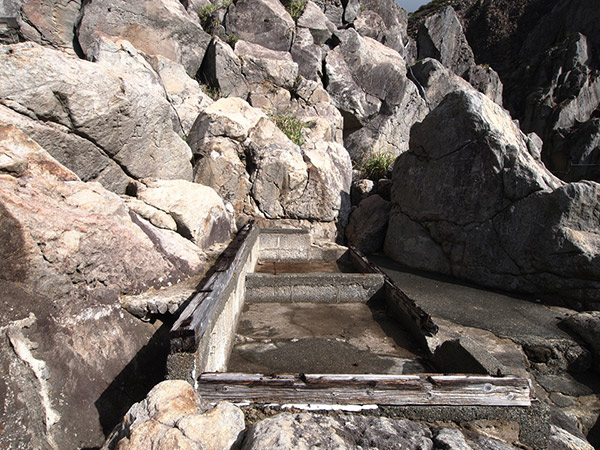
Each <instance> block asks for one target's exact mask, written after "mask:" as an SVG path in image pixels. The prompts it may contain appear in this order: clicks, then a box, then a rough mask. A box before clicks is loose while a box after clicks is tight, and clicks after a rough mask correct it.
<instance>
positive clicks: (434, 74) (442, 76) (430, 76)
mask: <svg viewBox="0 0 600 450" xmlns="http://www.w3.org/2000/svg"><path fill="white" fill-rule="evenodd" d="M408 76H409V78H410V79H411V80H413V81H414V82H415V83H416V85H417V87H418V88H419V93H420V94H421V96H422V97H423V99H424V100H425V101H426V103H427V106H428V107H429V108H430V110H431V109H433V108H435V107H436V106H437V105H439V104H440V102H441V101H442V100H443V99H444V97H446V95H448V94H449V93H450V92H452V91H455V90H457V89H462V90H468V89H470V88H471V86H470V85H469V83H467V82H466V81H465V80H464V79H462V78H461V77H459V76H458V75H456V74H454V73H453V72H451V71H450V70H449V69H447V68H445V67H444V66H443V65H442V63H441V62H439V61H438V60H437V59H433V58H425V59H423V60H421V61H419V62H417V63H415V64H414V65H413V66H411V67H410V69H409V71H408Z"/></svg>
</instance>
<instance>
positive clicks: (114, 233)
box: [0, 126, 203, 449]
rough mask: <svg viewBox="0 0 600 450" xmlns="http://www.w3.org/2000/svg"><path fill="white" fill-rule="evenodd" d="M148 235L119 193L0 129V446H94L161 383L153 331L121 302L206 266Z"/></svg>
mask: <svg viewBox="0 0 600 450" xmlns="http://www.w3.org/2000/svg"><path fill="white" fill-rule="evenodd" d="M149 228H153V227H151V226H149ZM145 231H146V230H145V229H144V227H143V226H142V225H141V223H140V222H139V220H138V219H137V218H136V216H135V215H132V214H131V213H130V212H129V210H128V209H127V207H126V206H125V204H124V203H123V202H122V201H121V200H120V198H119V197H118V196H117V195H115V194H113V193H111V192H109V191H107V190H105V189H104V188H102V186H100V185H99V184H98V183H83V182H82V181H80V180H79V179H78V177H77V176H76V175H75V174H74V173H73V172H71V171H70V170H68V169H66V168H65V167H64V166H62V165H60V164H59V163H58V162H56V161H55V160H54V159H52V157H51V156H50V155H49V154H48V153H47V152H46V151H44V150H43V149H42V148H41V147H39V146H38V145H37V144H36V143H35V142H34V141H32V140H31V139H29V138H27V137H26V136H25V135H24V134H23V133H22V132H20V131H19V130H17V129H16V128H14V127H12V126H2V127H1V128H0V255H1V258H0V261H1V262H0V266H1V267H0V298H1V299H2V300H1V302H2V307H1V308H0V317H1V318H2V324H3V326H2V328H1V333H2V334H1V335H2V340H1V342H2V345H1V346H0V365H1V366H2V373H3V376H2V377H1V378H0V396H1V401H0V404H1V405H2V411H1V413H2V416H3V417H4V418H5V420H4V422H3V424H4V425H3V430H2V431H3V432H2V433H1V434H0V445H3V446H6V447H7V448H40V449H46V448H64V449H70V448H80V447H90V446H92V447H93V446H96V445H98V444H99V442H101V441H102V440H103V436H104V434H103V431H107V430H108V429H110V427H112V426H113V425H114V423H113V422H111V421H112V420H113V418H114V417H115V415H118V414H122V413H123V412H124V409H123V408H125V409H126V408H128V407H129V406H130V405H131V403H133V401H136V400H137V399H139V397H138V396H139V395H143V394H144V392H145V391H144V390H145V389H148V383H151V385H153V384H155V383H156V382H157V380H158V379H160V377H162V373H161V360H163V362H162V364H163V365H164V358H166V355H165V354H164V350H165V349H164V348H161V346H160V345H157V344H156V343H149V340H150V338H151V337H152V335H153V334H154V333H155V332H157V328H158V325H159V323H157V324H156V325H154V326H153V325H150V324H143V323H141V322H139V321H138V320H136V319H133V318H132V316H129V315H125V314H123V312H122V311H121V308H120V305H119V301H118V294H119V293H135V292H140V291H142V290H145V289H147V288H148V287H149V286H161V285H165V284H167V283H174V282H177V281H179V280H180V279H182V278H184V277H186V276H188V275H189V274H191V273H195V272H198V271H199V270H201V269H202V268H203V264H202V263H203V260H202V258H201V255H200V249H198V248H196V253H195V254H194V255H193V256H192V255H190V254H189V253H188V256H189V257H188V258H184V257H182V256H181V255H177V254H173V253H170V252H169V251H168V250H166V248H168V246H167V245H166V244H169V243H170V244H171V246H173V245H175V246H177V245H179V244H180V243H181V242H182V241H184V242H189V241H186V240H185V239H183V238H182V237H181V236H179V235H177V234H175V233H174V234H173V235H169V236H168V237H167V236H164V237H163V242H164V244H165V245H159V244H158V242H156V240H154V239H153V238H152V237H151V236H150V235H149V234H147V233H146V232H145ZM134 379H135V380H136V384H135V385H134V386H130V389H128V390H127V391H126V392H122V391H121V390H120V387H119V386H121V383H123V384H127V383H131V381H132V380H134ZM114 383H116V384H114Z"/></svg>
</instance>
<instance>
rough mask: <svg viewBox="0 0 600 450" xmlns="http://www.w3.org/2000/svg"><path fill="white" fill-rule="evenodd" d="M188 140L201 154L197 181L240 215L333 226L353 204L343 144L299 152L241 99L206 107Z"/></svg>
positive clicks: (311, 145) (320, 144)
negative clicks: (331, 224)
mask: <svg viewBox="0 0 600 450" xmlns="http://www.w3.org/2000/svg"><path fill="white" fill-rule="evenodd" d="M188 142H189V144H190V146H191V147H192V149H193V151H194V152H195V153H196V154H197V155H198V156H199V158H198V163H197V165H196V168H195V170H196V181H198V182H201V183H203V184H206V185H208V186H211V187H213V188H214V189H215V190H216V191H217V192H218V193H219V194H220V195H221V196H222V197H223V198H224V199H225V200H226V201H228V202H230V203H231V204H232V205H233V206H234V209H235V211H236V213H237V214H238V217H239V216H241V215H243V214H252V215H257V216H263V217H266V218H269V219H283V218H290V219H307V220H318V221H324V222H331V221H335V220H337V219H338V218H340V216H341V212H343V211H344V205H345V202H346V200H345V199H344V197H347V200H349V193H350V181H351V170H352V168H351V162H350V159H349V157H348V154H347V152H346V151H345V149H344V148H343V147H342V146H341V145H339V144H337V143H335V142H317V143H313V142H311V141H307V142H306V144H304V145H303V146H302V148H300V147H298V146H297V145H295V144H294V143H293V142H291V141H290V140H289V139H288V138H287V137H286V136H285V135H284V134H283V132H282V131H281V130H279V129H278V128H277V127H276V126H275V124H274V123H273V122H272V121H271V120H269V119H268V117H267V116H266V114H265V113H264V112H262V111H261V110H259V109H256V108H252V107H251V106H250V105H248V103H246V102H244V101H243V100H240V99H237V98H227V99H221V100H219V101H217V102H215V103H214V104H213V105H211V106H210V107H208V108H206V109H205V110H204V112H203V113H202V114H201V115H200V116H199V117H198V120H197V121H196V123H195V124H194V127H193V129H192V132H191V133H190V137H189V140H188ZM345 214H347V212H345Z"/></svg>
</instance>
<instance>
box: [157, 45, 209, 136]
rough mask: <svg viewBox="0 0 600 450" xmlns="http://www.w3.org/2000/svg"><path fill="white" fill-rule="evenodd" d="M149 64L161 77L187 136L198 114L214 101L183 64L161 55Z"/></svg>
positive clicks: (168, 98)
mask: <svg viewBox="0 0 600 450" xmlns="http://www.w3.org/2000/svg"><path fill="white" fill-rule="evenodd" d="M149 62H150V64H151V65H152V68H153V69H154V70H155V71H156V73H157V74H158V76H159V77H160V81H161V82H162V85H163V86H164V88H165V91H166V93H167V100H169V103H170V104H171V106H173V108H174V109H175V112H176V114H177V119H178V122H179V124H180V125H181V130H182V131H183V135H187V134H188V133H189V132H190V130H191V129H192V125H194V122H195V121H196V118H197V117H198V114H200V112H201V111H202V110H203V109H204V108H206V107H207V106H208V105H210V104H211V103H212V102H213V101H212V100H211V98H210V97H209V96H208V95H206V94H205V93H204V91H203V90H202V89H201V88H200V85H199V84H198V82H197V81H196V80H194V79H192V78H190V77H189V76H188V74H187V73H186V72H185V68H184V67H183V66H182V65H181V64H178V63H176V62H173V61H171V60H170V59H167V58H165V57H163V56H160V55H158V56H154V57H152V58H150V61H149Z"/></svg>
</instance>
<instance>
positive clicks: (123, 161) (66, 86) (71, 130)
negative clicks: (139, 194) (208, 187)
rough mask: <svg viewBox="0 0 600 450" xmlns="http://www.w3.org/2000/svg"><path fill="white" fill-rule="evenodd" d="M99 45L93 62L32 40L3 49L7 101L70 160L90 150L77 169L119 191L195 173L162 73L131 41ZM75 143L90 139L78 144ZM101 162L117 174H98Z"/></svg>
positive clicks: (0, 64)
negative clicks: (134, 183) (139, 181)
mask: <svg viewBox="0 0 600 450" xmlns="http://www.w3.org/2000/svg"><path fill="white" fill-rule="evenodd" d="M97 50H98V58H99V60H100V62H99V63H90V62H87V61H82V60H79V59H77V58H75V57H71V56H69V55H67V54H65V53H63V52H59V51H56V50H51V49H48V48H45V47H40V46H38V45H36V44H33V43H23V44H16V45H12V46H3V47H1V48H0V75H1V77H0V98H2V99H3V104H4V106H6V107H8V108H10V109H11V110H12V111H14V112H15V113H17V114H19V115H21V116H25V117H23V120H24V121H26V122H28V123H29V126H28V127H29V129H33V128H35V133H36V134H35V138H36V139H40V140H41V142H43V144H44V145H47V146H48V151H49V152H50V153H51V154H52V155H56V157H57V158H61V161H62V162H63V163H64V164H66V165H67V166H69V165H70V164H71V161H69V159H68V156H69V155H71V154H74V153H77V152H83V151H85V152H86V154H85V155H80V156H78V157H77V158H76V159H75V160H74V161H72V162H73V164H74V165H73V168H74V169H77V172H78V173H81V176H82V177H83V178H85V179H98V180H99V181H107V184H106V187H108V188H113V189H114V190H115V191H116V192H124V187H125V186H124V183H123V181H124V180H125V179H126V178H127V177H132V178H144V177H156V178H167V179H177V178H179V179H191V178H192V168H191V162H190V160H191V151H190V149H189V147H188V146H187V145H186V144H185V142H184V141H183V140H182V139H181V138H180V137H179V136H178V135H177V134H176V133H175V132H174V131H173V119H174V114H173V110H172V108H171V106H170V104H169V102H168V101H167V99H166V94H165V91H164V88H163V86H162V84H161V81H160V79H159V77H158V76H157V75H156V73H155V72H154V71H153V70H152V68H151V67H150V65H149V64H148V63H147V62H146V61H145V60H144V59H143V57H142V56H141V55H139V54H138V53H137V52H136V51H135V49H133V47H131V46H130V45H129V44H127V43H126V42H121V43H119V44H112V43H110V42H109V41H102V45H100V46H99V47H98V48H97ZM23 67H27V68H28V69H27V70H23ZM28 119H32V120H35V121H36V122H38V124H39V125H43V126H35V124H34V123H32V122H31V121H30V120H28ZM76 142H83V145H82V146H81V147H74V148H71V147H70V145H71V143H76ZM66 145H69V147H66ZM87 155H90V158H89V160H88V158H87ZM63 158H64V159H63ZM96 161H100V162H101V166H100V167H97V166H94V164H95V162H96ZM112 162H115V163H116V164H117V165H118V166H119V167H120V168H121V174H120V175H118V174H115V172H117V169H116V168H115V166H114V164H112ZM102 166H104V167H105V168H106V169H107V170H110V171H111V175H110V176H107V177H104V176H102V174H101V173H99V172H101V171H102V169H101V167H102Z"/></svg>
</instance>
